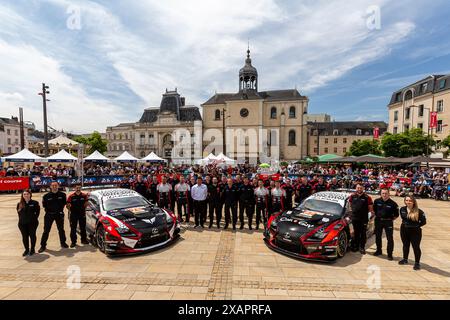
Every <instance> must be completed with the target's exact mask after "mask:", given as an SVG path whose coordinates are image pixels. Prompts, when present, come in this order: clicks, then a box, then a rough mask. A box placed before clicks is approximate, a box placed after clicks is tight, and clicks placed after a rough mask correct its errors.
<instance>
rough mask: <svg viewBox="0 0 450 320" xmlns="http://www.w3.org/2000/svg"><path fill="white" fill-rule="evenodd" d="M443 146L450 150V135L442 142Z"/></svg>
mask: <svg viewBox="0 0 450 320" xmlns="http://www.w3.org/2000/svg"><path fill="white" fill-rule="evenodd" d="M441 145H442V146H443V147H445V148H448V149H450V135H449V136H448V137H447V138H445V139H444V140H442V141H441Z"/></svg>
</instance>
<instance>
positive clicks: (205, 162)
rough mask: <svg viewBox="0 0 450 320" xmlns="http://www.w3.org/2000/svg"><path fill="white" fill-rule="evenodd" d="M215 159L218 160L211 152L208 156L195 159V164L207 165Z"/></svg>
mask: <svg viewBox="0 0 450 320" xmlns="http://www.w3.org/2000/svg"><path fill="white" fill-rule="evenodd" d="M215 160H218V159H217V157H216V156H215V155H213V154H212V153H210V154H208V156H206V157H205V158H203V159H200V160H197V161H196V164H199V165H208V164H211V163H213V162H214V161H215Z"/></svg>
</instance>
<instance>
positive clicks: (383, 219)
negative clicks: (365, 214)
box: [373, 188, 399, 261]
mask: <svg viewBox="0 0 450 320" xmlns="http://www.w3.org/2000/svg"><path fill="white" fill-rule="evenodd" d="M373 211H374V212H375V237H376V244H377V250H376V251H375V253H374V256H379V255H381V254H383V253H382V250H381V248H382V241H381V238H382V235H383V229H384V232H385V233H386V238H387V254H388V259H389V260H390V261H392V260H394V258H393V257H392V252H394V220H395V219H397V218H398V215H399V212H398V205H397V203H396V202H395V201H394V200H392V199H391V198H390V197H389V189H387V188H383V189H381V197H380V198H378V199H376V200H375V201H374V203H373Z"/></svg>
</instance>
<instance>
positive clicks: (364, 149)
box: [346, 139, 382, 157]
mask: <svg viewBox="0 0 450 320" xmlns="http://www.w3.org/2000/svg"><path fill="white" fill-rule="evenodd" d="M366 154H375V155H379V156H381V155H382V152H381V149H380V142H379V141H378V140H369V139H367V140H356V141H353V143H352V145H351V146H350V150H349V151H348V152H347V153H346V156H355V157H359V156H364V155H366Z"/></svg>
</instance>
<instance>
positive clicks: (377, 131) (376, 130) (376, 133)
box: [373, 127, 380, 139]
mask: <svg viewBox="0 0 450 320" xmlns="http://www.w3.org/2000/svg"><path fill="white" fill-rule="evenodd" d="M379 137H380V128H378V127H376V128H373V138H374V139H378V138H379Z"/></svg>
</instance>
